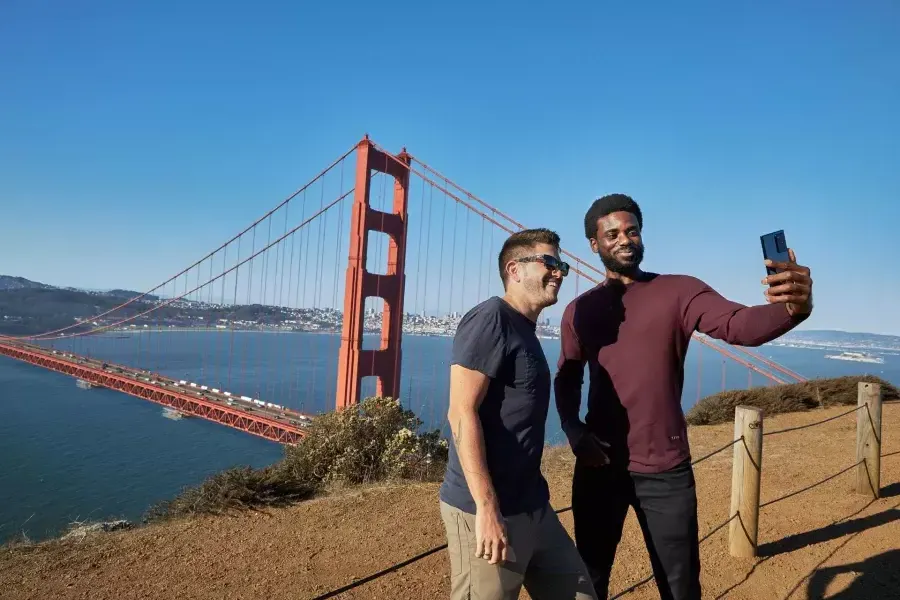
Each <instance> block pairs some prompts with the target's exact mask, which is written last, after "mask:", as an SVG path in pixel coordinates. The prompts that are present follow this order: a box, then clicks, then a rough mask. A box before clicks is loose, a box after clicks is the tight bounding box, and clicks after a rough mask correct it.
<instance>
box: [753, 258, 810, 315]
mask: <svg viewBox="0 0 900 600" xmlns="http://www.w3.org/2000/svg"><path fill="white" fill-rule="evenodd" d="M788 259H789V260H787V261H773V260H770V259H766V260H765V264H766V266H767V267H769V268H771V269H774V270H775V271H776V273H775V274H770V275H767V276H766V277H765V278H763V280H762V283H763V285H768V286H769V287H768V289H766V291H765V295H766V300H768V301H769V302H770V303H773V304H774V303H784V304H785V305H786V307H787V311H788V313H790V315H791V316H798V317H799V316H804V315H808V314H810V313H811V312H812V308H813V301H812V284H813V281H812V277H810V271H809V267H804V266H802V265H798V264H797V257H796V255H795V254H794V251H793V250H790V249H789V250H788Z"/></svg>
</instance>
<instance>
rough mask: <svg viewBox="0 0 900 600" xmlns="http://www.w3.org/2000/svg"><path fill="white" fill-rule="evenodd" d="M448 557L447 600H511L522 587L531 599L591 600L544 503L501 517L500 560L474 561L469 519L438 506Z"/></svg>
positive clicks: (572, 552)
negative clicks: (503, 553)
mask: <svg viewBox="0 0 900 600" xmlns="http://www.w3.org/2000/svg"><path fill="white" fill-rule="evenodd" d="M440 504H441V518H442V519H443V520H444V527H445V529H446V530H447V552H448V553H449V555H450V588H451V589H450V598H451V600H515V599H517V598H518V597H519V592H520V591H521V589H522V586H524V587H525V589H526V590H528V594H529V595H530V596H531V598H532V599H533V600H588V599H592V600H596V598H597V596H596V594H595V593H594V588H593V586H592V585H591V580H590V578H589V577H588V574H587V569H586V568H585V566H584V563H583V562H582V560H581V557H580V556H579V554H578V550H576V548H575V544H574V542H572V538H570V537H569V534H568V532H567V531H566V530H565V528H564V527H563V526H562V523H560V522H559V518H558V517H557V516H556V513H555V512H553V509H552V508H551V507H550V505H549V504H548V505H547V506H546V507H545V508H543V509H541V510H537V511H535V512H530V513H522V514H518V515H513V516H510V517H506V519H505V521H506V534H507V538H508V540H509V548H508V549H507V558H506V562H504V563H503V564H497V565H492V564H490V563H489V562H488V561H487V560H485V559H483V558H476V557H475V515H473V514H470V513H466V512H463V511H461V510H459V509H457V508H454V507H452V506H450V505H449V504H446V503H445V502H441V503H440Z"/></svg>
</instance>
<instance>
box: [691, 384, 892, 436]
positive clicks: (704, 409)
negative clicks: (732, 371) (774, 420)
mask: <svg viewBox="0 0 900 600" xmlns="http://www.w3.org/2000/svg"><path fill="white" fill-rule="evenodd" d="M861 381H867V382H870V383H880V384H881V390H882V399H883V400H884V401H890V400H897V399H900V391H898V390H897V388H896V387H895V386H894V385H892V384H890V383H888V382H887V381H885V380H884V379H881V378H879V377H872V376H868V375H867V376H853V377H836V378H833V379H813V380H810V381H806V382H804V383H794V384H787V385H773V386H769V387H757V388H752V389H749V390H729V391H726V392H720V393H718V394H714V395H712V396H707V397H706V398H703V399H702V400H700V401H699V402H698V403H697V404H696V405H694V407H693V408H691V409H690V410H689V411H688V413H687V414H686V415H685V417H686V419H687V422H688V425H716V424H718V423H725V422H728V421H732V420H733V419H734V408H735V407H736V406H740V405H750V406H755V407H757V408H761V409H762V410H763V411H764V414H766V415H774V414H781V413H790V412H803V411H807V410H812V409H814V408H824V407H829V406H843V405H848V406H849V405H855V404H856V402H857V394H858V391H857V390H858V387H859V382H861Z"/></svg>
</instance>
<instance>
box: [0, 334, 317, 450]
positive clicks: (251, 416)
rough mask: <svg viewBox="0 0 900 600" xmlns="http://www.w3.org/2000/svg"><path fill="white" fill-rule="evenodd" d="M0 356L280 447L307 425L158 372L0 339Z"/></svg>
mask: <svg viewBox="0 0 900 600" xmlns="http://www.w3.org/2000/svg"><path fill="white" fill-rule="evenodd" d="M0 354H2V355H4V356H8V357H10V358H15V359H18V360H21V361H24V362H27V363H29V364H32V365H36V366H39V367H43V368H45V369H50V370H52V371H57V372H59V373H63V374H66V375H71V376H73V377H76V378H77V379H82V380H84V381H87V382H88V383H90V384H92V385H95V386H98V387H107V388H109V389H112V390H116V391H120V392H124V393H126V394H130V395H132V396H136V397H138V398H142V399H144V400H149V401H151V402H155V403H157V404H160V405H162V406H165V407H168V408H171V409H174V410H176V411H178V412H180V413H183V414H185V415H189V416H198V417H201V418H204V419H208V420H210V421H215V422H216V423H220V424H222V425H227V426H229V427H233V428H235V429H240V430H241V431H246V432H247V433H250V434H253V435H257V436H259V437H263V438H265V439H268V440H272V441H275V442H280V443H284V444H294V443H297V442H298V441H300V439H301V438H302V437H303V435H304V431H303V428H304V426H305V425H306V424H308V423H309V422H310V421H311V419H310V417H309V416H308V415H304V414H302V413H299V412H296V411H293V410H289V409H285V408H281V409H277V408H271V407H267V406H258V405H254V404H251V403H250V402H246V401H244V400H241V399H240V398H239V397H236V396H234V395H231V396H226V395H225V394H224V392H223V391H218V392H213V391H212V390H211V389H205V390H203V389H201V388H200V387H191V386H190V385H187V384H181V383H179V382H178V380H175V379H172V378H170V377H166V376H164V375H160V374H159V373H152V372H150V371H145V370H141V369H135V368H133V367H127V366H123V365H119V364H114V363H110V362H104V361H100V360H96V359H92V358H87V357H85V356H79V355H77V354H72V353H71V352H65V351H60V350H51V349H47V348H44V347H42V346H37V345H34V344H27V343H24V342H21V341H19V340H12V339H8V338H6V339H4V338H0Z"/></svg>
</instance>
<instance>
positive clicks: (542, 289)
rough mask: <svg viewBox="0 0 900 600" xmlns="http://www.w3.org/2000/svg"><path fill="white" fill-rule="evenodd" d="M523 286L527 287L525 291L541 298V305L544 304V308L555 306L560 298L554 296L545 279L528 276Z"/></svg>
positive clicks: (534, 297) (536, 297)
mask: <svg viewBox="0 0 900 600" xmlns="http://www.w3.org/2000/svg"><path fill="white" fill-rule="evenodd" d="M523 287H524V288H525V291H527V292H528V293H529V295H530V296H531V298H533V299H538V298H540V300H541V306H543V308H547V307H548V306H553V305H554V304H556V303H557V302H558V300H559V298H558V297H557V298H554V297H552V294H551V293H550V292H549V290H548V288H547V287H546V285H545V282H544V280H543V279H533V278H528V279H526V280H525V281H524V282H523ZM557 293H558V292H557Z"/></svg>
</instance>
